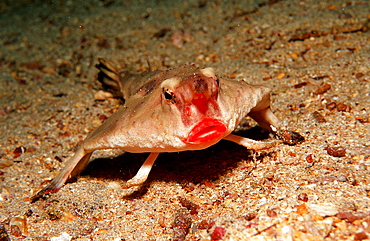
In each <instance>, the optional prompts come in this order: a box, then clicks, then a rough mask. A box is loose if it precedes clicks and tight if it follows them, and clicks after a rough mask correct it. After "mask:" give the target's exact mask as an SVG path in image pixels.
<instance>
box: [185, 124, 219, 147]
mask: <svg viewBox="0 0 370 241" xmlns="http://www.w3.org/2000/svg"><path fill="white" fill-rule="evenodd" d="M225 131H226V126H225V124H224V123H222V122H221V121H220V120H217V119H212V118H205V119H203V120H201V121H200V122H199V123H198V124H196V125H195V126H194V127H193V129H192V130H191V131H190V133H189V135H188V138H187V139H186V140H185V142H186V143H188V144H201V143H205V142H209V141H212V140H214V139H216V138H219V137H220V136H222V135H223V134H224V133H225Z"/></svg>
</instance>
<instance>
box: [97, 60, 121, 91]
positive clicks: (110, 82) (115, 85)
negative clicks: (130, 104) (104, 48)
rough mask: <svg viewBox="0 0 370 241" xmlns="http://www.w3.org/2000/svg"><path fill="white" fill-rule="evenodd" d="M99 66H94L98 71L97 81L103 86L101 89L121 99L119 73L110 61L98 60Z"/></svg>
mask: <svg viewBox="0 0 370 241" xmlns="http://www.w3.org/2000/svg"><path fill="white" fill-rule="evenodd" d="M98 61H99V64H97V65H95V67H96V68H98V69H99V70H100V72H99V73H98V80H99V81H100V82H101V83H102V84H103V87H104V88H105V89H107V90H108V91H109V92H112V94H113V95H114V96H115V97H123V96H122V92H121V86H120V71H119V69H118V68H117V67H116V66H115V65H114V64H113V63H112V62H110V61H108V60H106V59H104V58H98Z"/></svg>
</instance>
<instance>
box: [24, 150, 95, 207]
mask: <svg viewBox="0 0 370 241" xmlns="http://www.w3.org/2000/svg"><path fill="white" fill-rule="evenodd" d="M91 154H92V151H90V152H87V151H86V150H85V149H84V148H83V146H81V147H79V149H78V150H77V152H76V153H75V155H74V156H73V157H72V158H71V159H70V160H69V161H68V163H67V165H66V166H65V167H64V168H63V169H62V171H61V172H60V173H59V174H58V175H57V176H56V177H55V178H54V179H53V180H52V181H51V182H50V183H49V185H47V186H46V187H44V188H43V189H42V190H41V191H39V192H38V193H36V194H35V195H33V196H32V197H31V201H32V202H34V201H37V199H39V198H40V197H41V196H42V195H44V194H47V193H54V192H57V191H58V190H59V189H60V188H61V187H62V186H63V185H64V183H65V182H66V181H67V180H68V179H69V178H71V177H74V176H76V175H78V174H79V173H80V172H81V171H83V170H84V169H85V167H86V165H87V164H88V162H89V159H90V156H91Z"/></svg>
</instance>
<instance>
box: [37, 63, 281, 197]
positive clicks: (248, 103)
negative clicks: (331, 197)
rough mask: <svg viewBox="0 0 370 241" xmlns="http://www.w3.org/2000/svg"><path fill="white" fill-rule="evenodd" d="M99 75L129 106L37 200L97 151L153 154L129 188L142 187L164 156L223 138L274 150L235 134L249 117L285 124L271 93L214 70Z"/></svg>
mask: <svg viewBox="0 0 370 241" xmlns="http://www.w3.org/2000/svg"><path fill="white" fill-rule="evenodd" d="M97 67H98V68H99V70H100V73H99V76H100V79H101V80H102V82H103V83H104V84H105V85H108V86H109V87H110V88H112V89H115V90H116V91H119V93H120V95H121V96H122V97H123V98H124V99H125V103H124V105H123V106H122V107H121V108H120V109H119V110H117V111H116V112H115V113H114V114H113V115H112V116H111V117H110V118H108V119H107V120H106V121H105V122H104V123H103V124H102V125H101V126H100V127H98V128H97V129H95V130H94V131H92V132H91V133H90V134H89V135H88V136H87V137H86V139H85V140H84V142H83V143H82V145H81V146H80V147H79V148H78V150H77V151H76V153H75V155H74V156H73V157H72V158H71V159H70V160H69V161H68V162H67V164H66V166H65V167H64V168H63V169H62V171H61V172H60V173H59V174H58V175H57V176H56V177H55V178H54V179H53V180H52V181H51V182H50V183H49V185H48V186H46V187H45V188H44V189H42V190H41V191H40V192H38V193H37V194H36V195H35V196H34V197H33V199H37V198H38V197H40V196H41V195H43V194H45V193H50V192H55V191H57V190H59V189H60V188H61V187H62V185H63V184H64V183H65V182H66V181H67V180H68V179H69V178H70V177H73V176H75V175H77V174H78V173H80V172H81V171H82V170H83V169H85V167H86V165H87V164H88V162H89V159H90V156H91V154H92V152H93V151H95V150H100V149H122V150H124V151H127V152H133V153H142V152H149V153H151V154H150V155H149V157H148V159H147V160H146V161H145V162H144V164H143V166H142V167H141V168H140V170H139V171H138V173H137V174H136V176H135V177H134V178H132V179H130V180H129V181H128V182H127V186H128V187H130V186H135V185H140V184H142V183H143V182H144V181H145V180H146V179H147V177H148V175H149V172H150V170H151V168H152V166H153V164H154V161H155V159H156V158H157V156H158V154H159V153H161V152H180V151H186V150H201V149H205V148H207V147H209V146H212V145H214V144H216V143H217V142H219V141H220V140H222V139H225V140H229V141H233V142H236V143H238V144H240V145H243V146H245V147H247V148H250V149H254V150H260V149H265V148H269V147H271V146H273V144H272V143H270V142H258V141H254V140H251V139H248V138H245V137H240V136H236V135H234V134H231V132H232V131H234V130H235V129H236V128H237V127H238V125H239V124H240V122H241V121H242V120H243V118H244V117H246V116H247V115H249V116H251V117H252V118H253V119H255V120H256V121H257V122H258V123H259V125H260V126H261V127H263V128H265V129H267V130H269V131H270V132H273V133H279V131H280V129H279V121H278V119H277V118H276V117H275V115H274V114H273V113H272V111H271V109H270V89H269V88H267V87H263V86H254V85H250V84H247V83H246V82H244V81H242V80H241V81H238V80H233V79H227V78H222V77H219V76H218V75H216V74H215V71H214V70H213V69H212V68H199V67H196V66H195V65H184V66H181V67H179V68H176V69H171V70H166V71H153V72H145V73H142V74H131V73H128V72H126V71H121V70H119V69H117V68H116V67H115V66H114V65H113V64H112V63H111V62H109V61H107V60H105V59H99V64H98V65H97Z"/></svg>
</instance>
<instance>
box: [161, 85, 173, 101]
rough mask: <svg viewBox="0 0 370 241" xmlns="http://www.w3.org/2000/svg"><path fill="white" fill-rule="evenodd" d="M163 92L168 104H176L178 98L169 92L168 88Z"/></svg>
mask: <svg viewBox="0 0 370 241" xmlns="http://www.w3.org/2000/svg"><path fill="white" fill-rule="evenodd" d="M162 92H163V95H164V98H165V99H166V100H167V102H169V103H171V104H175V103H176V96H175V94H174V93H173V92H172V91H171V90H169V89H167V88H163V90H162Z"/></svg>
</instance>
